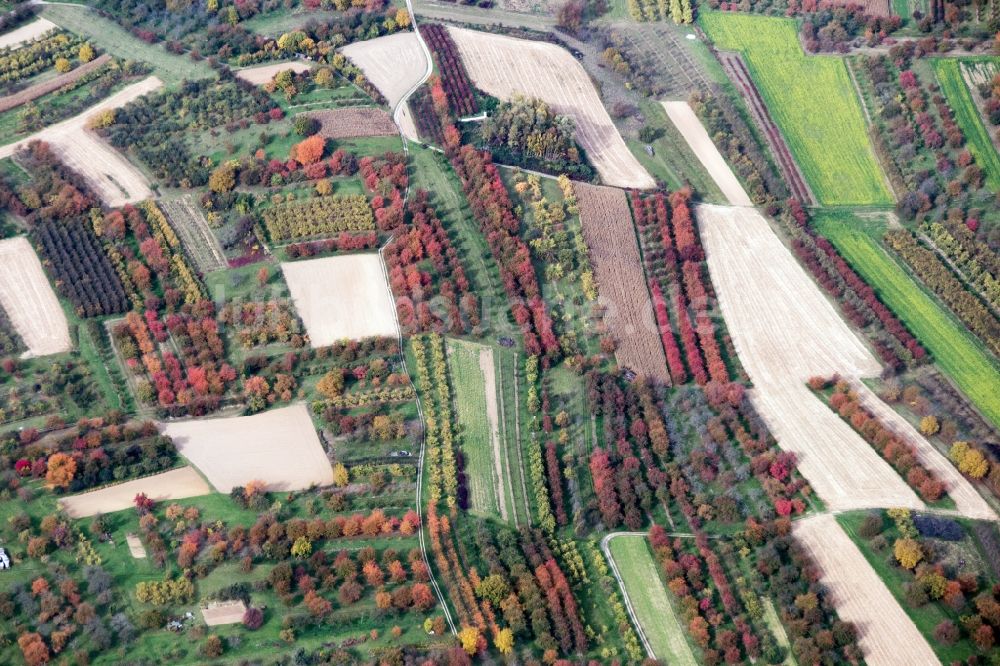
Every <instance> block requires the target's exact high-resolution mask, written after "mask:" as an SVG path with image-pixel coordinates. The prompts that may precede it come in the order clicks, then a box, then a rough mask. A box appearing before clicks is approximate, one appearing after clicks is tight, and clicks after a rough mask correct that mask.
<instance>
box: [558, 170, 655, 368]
mask: <svg viewBox="0 0 1000 666" xmlns="http://www.w3.org/2000/svg"><path fill="white" fill-rule="evenodd" d="M573 189H574V190H575V191H576V198H577V202H578V203H579V206H580V223H581V225H582V226H583V238H584V240H586V241H587V247H589V248H590V258H591V260H592V261H593V263H594V270H595V272H596V274H597V289H598V294H599V297H598V298H599V301H600V303H601V305H603V306H604V307H605V308H607V310H606V312H605V315H604V321H605V322H606V323H607V324H608V327H609V328H610V329H611V333H612V334H613V335H614V336H615V339H616V340H617V341H618V351H617V352H615V357H616V358H617V360H618V365H620V366H622V367H625V368H630V369H631V370H633V371H635V372H636V373H637V374H639V375H642V376H645V377H649V378H651V379H655V380H657V381H659V382H662V383H664V384H669V383H670V374H669V373H668V372H667V358H666V356H665V355H664V353H663V345H662V344H661V343H660V336H659V333H658V332H657V327H656V317H655V315H654V314H653V304H652V302H651V301H650V299H649V292H648V291H647V290H646V277H645V275H644V273H643V271H642V258H641V257H640V256H639V244H638V242H637V241H636V238H635V231H634V230H633V226H632V212H631V211H630V210H629V207H628V199H627V198H626V197H625V192H624V191H623V190H619V189H617V188H614V187H601V186H598V185H586V184H584V183H574V184H573Z"/></svg>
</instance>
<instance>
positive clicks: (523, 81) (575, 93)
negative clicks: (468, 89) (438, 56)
mask: <svg viewBox="0 0 1000 666" xmlns="http://www.w3.org/2000/svg"><path fill="white" fill-rule="evenodd" d="M448 32H449V33H450V34H451V36H452V39H454V40H455V44H456V46H457V47H458V50H459V52H460V54H461V56H462V62H464V63H465V67H466V69H467V70H468V72H469V77H470V78H471V79H472V81H473V83H475V85H476V86H477V87H478V88H480V89H482V90H484V91H486V92H487V93H489V94H491V95H493V96H495V97H499V98H501V99H510V98H512V97H513V96H514V95H515V94H518V93H521V94H523V95H526V96H528V97H537V98H539V99H542V100H544V101H546V102H548V103H549V104H550V105H551V106H552V108H553V109H554V110H555V111H556V112H557V113H559V114H562V115H566V116H569V117H570V118H572V119H573V121H574V122H575V123H576V139H577V141H578V142H579V144H580V146H581V147H583V149H584V150H585V151H586V153H587V157H588V158H589V160H590V162H591V163H592V164H593V165H594V168H595V169H597V172H598V173H599V174H600V176H601V180H602V181H603V182H604V184H605V185H614V186H617V187H636V188H640V189H647V188H652V187H654V186H655V185H656V183H655V182H654V181H653V178H652V177H651V176H650V175H649V174H648V173H647V172H646V170H645V169H644V168H643V167H642V165H641V164H639V161H638V160H637V159H636V158H635V156H634V155H633V154H632V153H631V152H630V151H629V149H628V146H626V145H625V141H624V140H623V139H622V137H621V135H620V134H619V133H618V129H617V128H616V127H615V125H614V123H613V122H611V116H609V115H608V111H607V109H605V108H604V105H603V104H602V103H601V98H600V96H599V95H598V94H597V90H595V89H594V84H593V83H591V81H590V77H589V76H587V72H586V71H585V70H584V69H583V66H582V65H580V63H579V62H577V60H576V59H575V58H574V57H573V56H572V54H570V52H569V51H567V50H565V49H563V48H561V47H559V46H556V45H555V44H547V43H544V42H537V41H529V40H524V39H515V38H513V37H505V36H503V35H494V34H491V33H485V32H478V31H476V30H466V29H464V28H455V27H449V28H448Z"/></svg>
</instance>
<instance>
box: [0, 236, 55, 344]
mask: <svg viewBox="0 0 1000 666" xmlns="http://www.w3.org/2000/svg"><path fill="white" fill-rule="evenodd" d="M0 306H3V309H4V311H5V312H6V313H7V318H8V319H9V320H10V322H11V324H12V325H13V326H14V330H16V331H17V333H18V335H20V336H21V339H22V340H23V341H24V345H25V346H26V347H27V348H28V351H27V354H28V355H31V356H45V355H46V354H58V353H61V352H65V351H69V349H70V348H71V347H72V344H71V343H70V339H69V325H68V324H67V323H66V313H64V312H63V309H62V307H61V306H60V305H59V299H58V298H57V297H56V294H55V292H54V291H52V285H50V284H49V280H48V278H47V277H46V276H45V271H44V270H42V262H41V261H39V260H38V255H36V254H35V250H34V248H33V247H31V243H29V242H28V239H27V238H24V237H17V238H8V239H7V240H4V241H0Z"/></svg>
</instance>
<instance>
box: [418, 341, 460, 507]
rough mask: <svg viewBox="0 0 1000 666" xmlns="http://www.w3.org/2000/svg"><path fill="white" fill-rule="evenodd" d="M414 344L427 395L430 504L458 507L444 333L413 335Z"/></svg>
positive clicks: (422, 387)
mask: <svg viewBox="0 0 1000 666" xmlns="http://www.w3.org/2000/svg"><path fill="white" fill-rule="evenodd" d="M411 345H412V347H413V354H414V357H415V358H416V362H417V365H416V368H415V372H416V376H417V378H418V380H417V381H418V387H419V389H420V393H421V395H422V396H423V397H424V400H423V409H424V427H425V429H426V430H425V432H424V440H425V443H426V447H427V469H428V471H429V481H428V483H429V484H430V503H431V505H432V506H433V505H436V504H437V503H438V502H440V501H441V500H444V502H445V504H446V505H447V506H449V507H454V506H456V504H457V491H458V486H459V479H458V465H457V463H456V461H455V452H456V446H455V441H454V439H455V435H454V433H453V431H452V423H453V422H454V419H453V418H452V396H451V389H450V388H449V386H448V367H447V364H446V363H445V358H444V341H443V340H442V339H441V336H439V335H437V334H434V333H430V334H428V335H426V336H417V337H414V338H412V341H411Z"/></svg>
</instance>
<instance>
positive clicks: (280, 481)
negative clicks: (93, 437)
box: [161, 403, 333, 493]
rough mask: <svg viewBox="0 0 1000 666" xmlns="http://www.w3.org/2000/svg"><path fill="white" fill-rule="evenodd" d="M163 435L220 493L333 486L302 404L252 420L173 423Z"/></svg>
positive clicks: (207, 420) (268, 412)
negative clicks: (254, 485) (256, 483)
mask: <svg viewBox="0 0 1000 666" xmlns="http://www.w3.org/2000/svg"><path fill="white" fill-rule="evenodd" d="M161 429H162V431H163V433H164V434H165V435H167V436H168V437H170V438H171V439H173V441H174V445H175V446H176V447H177V450H178V451H179V452H180V454H181V455H183V456H184V457H185V458H187V459H188V460H189V461H191V464H193V465H194V466H195V467H197V468H198V469H199V470H200V471H201V473H202V474H204V475H205V476H206V477H207V478H208V480H209V481H210V482H211V483H212V485H213V486H215V488H216V489H217V490H218V491H219V492H220V493H228V492H230V491H231V490H232V489H233V488H234V487H236V486H244V485H246V484H247V482H248V481H253V480H255V479H256V480H260V481H263V482H264V484H265V486H266V487H267V489H268V490H272V491H286V490H304V489H306V488H309V487H311V486H323V485H328V484H330V483H332V482H333V470H332V468H331V467H330V461H329V460H328V459H327V457H326V453H325V452H324V451H323V445H322V444H321V443H320V441H319V435H317V434H316V429H315V428H314V427H313V423H312V419H311V418H310V417H309V411H308V410H307V409H306V406H305V405H304V404H301V403H299V404H296V405H292V406H290V407H283V408H281V409H272V410H270V411H267V412H262V413H260V414H254V415H253V416H237V417H229V418H215V419H191V420H187V421H172V422H170V423H165V424H162V425H161Z"/></svg>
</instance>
